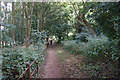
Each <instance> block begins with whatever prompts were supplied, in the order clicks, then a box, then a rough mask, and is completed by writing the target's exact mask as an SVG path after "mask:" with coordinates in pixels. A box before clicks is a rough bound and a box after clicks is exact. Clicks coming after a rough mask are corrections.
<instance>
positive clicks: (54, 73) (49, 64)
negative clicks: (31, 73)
mask: <svg viewBox="0 0 120 80" xmlns="http://www.w3.org/2000/svg"><path fill="white" fill-rule="evenodd" d="M54 47H55V46H54V45H53V46H51V47H49V48H48V50H47V51H48V55H47V61H46V65H45V67H44V76H43V78H62V77H63V75H62V72H61V70H60V62H59V58H58V56H57V54H56V52H55V51H54Z"/></svg>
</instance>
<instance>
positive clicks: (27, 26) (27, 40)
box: [24, 3, 34, 48]
mask: <svg viewBox="0 0 120 80" xmlns="http://www.w3.org/2000/svg"><path fill="white" fill-rule="evenodd" d="M33 7H34V3H32V6H31V9H30V11H31V14H30V20H29V22H30V23H29V25H28V13H27V9H26V3H24V9H25V23H26V38H25V40H26V48H27V47H28V46H29V39H30V32H31V24H32V14H33Z"/></svg>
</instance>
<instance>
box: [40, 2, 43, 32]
mask: <svg viewBox="0 0 120 80" xmlns="http://www.w3.org/2000/svg"><path fill="white" fill-rule="evenodd" d="M43 6H44V5H43V2H42V4H41V21H40V32H41V31H42V27H43V25H42V24H43Z"/></svg>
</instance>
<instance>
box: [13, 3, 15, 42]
mask: <svg viewBox="0 0 120 80" xmlns="http://www.w3.org/2000/svg"><path fill="white" fill-rule="evenodd" d="M14 9H15V7H14V2H12V24H13V25H15V14H14ZM12 39H13V43H15V29H14V28H13V30H12Z"/></svg>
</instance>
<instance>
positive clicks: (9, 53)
mask: <svg viewBox="0 0 120 80" xmlns="http://www.w3.org/2000/svg"><path fill="white" fill-rule="evenodd" d="M43 49H44V48H43V45H42V46H41V47H39V48H37V47H35V46H30V47H29V48H27V49H26V48H20V47H19V48H15V49H4V50H3V51H2V52H3V55H2V56H3V62H2V72H3V78H15V77H18V76H20V74H21V73H22V72H23V71H24V70H25V68H26V62H29V63H32V61H34V60H35V59H37V58H38V57H39V56H41V57H40V58H38V59H37V61H36V62H35V63H34V65H33V67H32V68H31V69H32V71H33V69H34V68H35V66H37V65H39V62H40V63H42V62H43V60H44V55H43V54H42V51H43ZM39 66H40V65H39ZM14 76H15V77H14Z"/></svg>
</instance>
